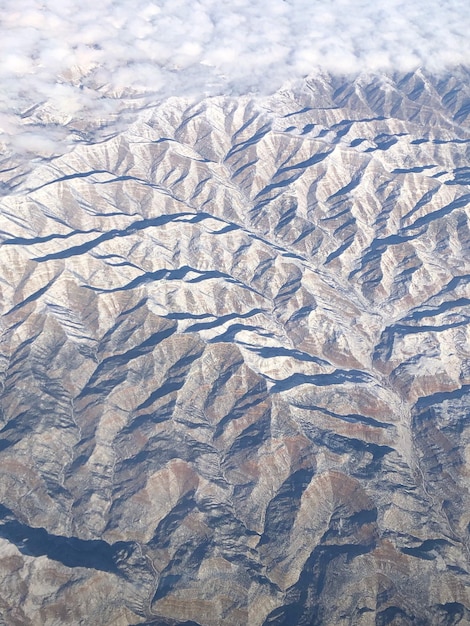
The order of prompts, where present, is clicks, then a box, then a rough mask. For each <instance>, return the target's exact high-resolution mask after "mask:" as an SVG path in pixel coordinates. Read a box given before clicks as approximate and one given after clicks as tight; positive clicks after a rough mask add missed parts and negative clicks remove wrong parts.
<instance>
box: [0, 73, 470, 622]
mask: <svg viewBox="0 0 470 626" xmlns="http://www.w3.org/2000/svg"><path fill="white" fill-rule="evenodd" d="M469 84H470V83H469V75H468V72H466V71H465V70H463V69H462V70H461V71H460V72H457V73H456V75H455V76H453V77H447V78H446V77H442V76H441V77H434V76H431V75H425V74H424V73H423V72H417V73H415V74H409V75H406V76H405V75H396V76H360V77H359V78H358V79H357V80H355V81H348V80H346V79H344V78H340V77H332V76H327V75H325V76H323V77H319V78H317V79H316V80H315V81H312V80H307V81H306V82H305V83H304V84H303V85H301V86H299V87H298V89H296V90H292V91H286V90H285V91H282V92H280V93H277V94H276V95H275V96H273V97H270V98H264V99H254V98H248V97H243V98H237V99H231V98H221V97H217V98H210V99H206V100H202V101H189V100H185V99H176V98H174V99H171V100H169V101H167V102H165V103H163V104H162V105H161V106H159V107H158V108H155V109H151V110H146V111H140V112H139V114H138V115H137V117H136V119H135V121H134V122H133V123H132V124H131V125H130V126H129V128H127V130H125V131H124V132H122V133H120V134H119V135H116V136H114V137H112V138H110V139H108V140H106V141H96V142H92V141H90V142H88V143H86V144H85V143H82V144H78V145H77V146H76V148H75V149H74V150H73V151H72V152H70V153H68V154H65V155H63V156H62V157H58V158H55V159H53V160H50V161H41V162H36V163H35V164H31V166H30V167H26V166H23V169H22V174H21V176H19V177H13V176H12V179H11V185H10V187H9V190H8V193H7V194H6V195H5V197H4V198H3V200H2V205H1V213H0V231H1V239H2V245H1V247H0V257H1V265H0V289H1V300H0V302H1V313H2V317H1V321H0V323H1V337H0V375H1V384H2V395H1V414H0V428H1V430H0V473H1V478H0V503H1V507H0V518H1V519H0V557H1V561H0V624H6V625H8V626H16V625H18V626H20V625H21V626H23V625H27V626H37V625H48V626H52V625H59V624H60V625H64V624H71V625H75V624H80V623H83V624H95V625H101V626H111V625H113V626H120V625H122V626H126V625H128V624H148V625H150V624H154V625H159V626H163V625H168V626H178V625H180V626H182V625H183V624H187V625H188V624H193V625H200V626H219V625H220V624H224V625H227V626H241V625H249V626H268V625H279V626H280V625H283V626H292V625H293V624H296V625H299V626H301V625H312V624H318V625H320V624H321V625H322V626H339V625H342V624H344V625H351V626H352V625H354V626H359V625H360V626H369V625H375V626H385V625H388V624H390V625H392V624H393V625H398V624H413V625H415V626H416V625H418V624H422V625H425V624H426V625H428V624H431V625H436V626H438V625H441V624H442V625H444V624H445V625H450V624H468V623H470V592H469V589H470V575H469V567H470V561H469V557H470V538H469V528H470V497H469V491H468V477H469V463H470V429H469V427H468V426H469V419H468V406H469V402H468V397H469V396H468V392H469V390H470V342H469V326H468V322H469V318H470V312H469V311H470V309H469V304H470V292H469V287H468V279H469V275H470V267H469V259H470V246H469V241H470V238H469V229H468V218H469V214H468V204H469V202H470V193H469V190H468V185H469V184H470V175H469V168H468V162H469V161H468V159H469V146H470V132H469V128H468V121H467V118H468V114H469V112H470V109H469V106H468V102H469V101H470V100H469V97H470V96H469ZM15 176H16V175H15Z"/></svg>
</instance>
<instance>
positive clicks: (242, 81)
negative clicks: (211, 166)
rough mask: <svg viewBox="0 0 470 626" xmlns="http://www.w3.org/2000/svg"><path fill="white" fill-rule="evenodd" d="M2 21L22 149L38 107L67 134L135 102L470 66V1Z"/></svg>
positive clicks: (5, 75) (8, 110)
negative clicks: (314, 76) (342, 75)
mask: <svg viewBox="0 0 470 626" xmlns="http://www.w3.org/2000/svg"><path fill="white" fill-rule="evenodd" d="M0 19H1V22H0V58H1V60H2V61H1V64H0V81H1V85H2V93H1V94H0V124H2V120H4V121H5V120H6V123H3V124H2V126H1V127H0V132H3V136H2V135H0V140H3V143H4V144H5V145H7V146H10V147H11V146H12V141H13V140H12V139H11V137H12V136H13V135H14V134H15V133H17V132H20V129H21V127H22V126H23V125H24V124H28V123H31V120H30V119H29V118H28V116H26V117H25V118H21V117H20V115H21V114H22V113H24V112H25V111H26V110H28V109H30V108H31V107H33V106H35V105H40V107H41V111H42V116H43V117H42V118H41V119H39V121H40V122H41V121H42V122H45V123H56V124H59V125H64V124H66V123H67V122H68V120H69V119H70V117H80V116H81V117H82V118H84V119H86V118H87V117H88V118H90V120H91V119H92V117H93V115H95V116H97V117H99V118H100V119H103V118H104V119H106V118H107V116H108V117H109V116H110V115H111V114H112V115H114V116H115V115H117V114H118V113H119V109H120V107H121V106H122V107H124V106H126V107H128V106H129V101H126V103H125V105H124V104H123V102H122V101H121V103H119V99H122V98H127V97H129V98H130V97H133V98H135V97H136V96H140V97H142V98H143V99H144V100H146V99H147V100H148V101H151V100H154V101H155V100H159V99H161V98H164V97H167V96H170V95H194V94H195V95H198V94H201V95H205V94H209V93H224V92H230V93H235V94H236V93H240V92H243V91H245V90H246V89H250V90H253V91H255V92H259V93H267V92H270V91H274V90H276V89H277V88H279V87H280V86H281V85H282V84H283V83H284V82H285V81H287V80H291V79H293V78H300V77H301V76H303V75H306V74H311V73H314V72H315V70H316V69H317V68H319V67H321V68H322V69H324V70H328V71H333V72H335V71H336V72H358V71H361V70H372V71H375V70H382V69H384V70H389V69H402V70H407V71H408V70H410V69H413V68H415V67H417V66H424V67H427V68H429V69H431V70H433V71H440V70H443V69H445V68H451V67H453V66H457V65H462V64H463V65H467V64H468V63H470V45H469V43H468V42H469V37H468V32H469V29H470V5H469V3H468V0H416V1H415V2H410V1H409V0H406V1H405V0H159V1H156V2H152V1H151V0H135V1H134V2H129V0H82V1H81V2H78V1H77V0H61V2H57V1H56V0H43V1H42V2H40V1H39V0H4V2H3V3H2V14H1V18H0ZM109 119H110V120H111V118H109ZM25 120H26V121H25ZM35 133H36V134H37V133H38V130H37V129H35ZM58 134H59V135H60V133H58ZM56 135H57V131H56ZM62 135H63V136H64V137H66V135H67V129H66V128H64V130H63V133H62ZM60 141H61V140H60ZM60 141H59V143H58V144H57V146H58V148H57V149H58V150H60V149H62V148H60V146H59V144H60ZM14 143H15V146H16V149H18V147H19V145H21V141H20V142H18V141H14ZM33 143H34V145H41V142H40V141H36V140H35V141H34V142H33ZM26 144H27V145H33V144H32V143H31V141H29V140H28V142H26ZM44 145H47V152H48V154H49V153H50V151H51V145H50V142H44Z"/></svg>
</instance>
